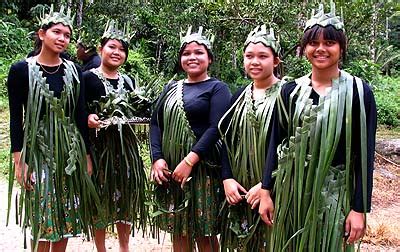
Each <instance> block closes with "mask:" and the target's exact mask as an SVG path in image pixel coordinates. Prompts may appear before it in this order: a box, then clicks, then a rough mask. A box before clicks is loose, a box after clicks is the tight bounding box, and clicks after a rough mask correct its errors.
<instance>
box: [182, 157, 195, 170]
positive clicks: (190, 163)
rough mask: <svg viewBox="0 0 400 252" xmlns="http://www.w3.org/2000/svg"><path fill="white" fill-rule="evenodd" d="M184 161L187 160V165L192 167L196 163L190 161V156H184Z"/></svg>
mask: <svg viewBox="0 0 400 252" xmlns="http://www.w3.org/2000/svg"><path fill="white" fill-rule="evenodd" d="M183 161H185V164H186V165H187V166H189V167H190V168H193V166H194V164H193V162H192V161H190V159H189V158H188V157H184V158H183Z"/></svg>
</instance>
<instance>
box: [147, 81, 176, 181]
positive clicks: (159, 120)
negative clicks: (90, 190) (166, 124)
mask: <svg viewBox="0 0 400 252" xmlns="http://www.w3.org/2000/svg"><path fill="white" fill-rule="evenodd" d="M168 89H169V86H168V85H166V87H165V88H164V90H163V92H162V93H161V95H160V96H159V98H158V101H157V103H156V106H155V108H154V110H153V114H152V116H151V121H150V153H151V159H152V165H151V172H150V180H151V181H155V182H156V183H158V184H160V185H161V184H162V183H163V182H168V178H169V177H170V174H171V171H170V170H169V169H168V164H167V162H166V161H165V159H164V155H163V152H162V144H161V143H162V127H163V104H164V103H163V100H164V97H165V95H166V94H167V92H168Z"/></svg>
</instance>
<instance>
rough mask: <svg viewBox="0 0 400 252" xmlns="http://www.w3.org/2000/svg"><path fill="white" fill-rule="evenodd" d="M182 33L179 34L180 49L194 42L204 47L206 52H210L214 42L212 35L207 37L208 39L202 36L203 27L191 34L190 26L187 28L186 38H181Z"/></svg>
mask: <svg viewBox="0 0 400 252" xmlns="http://www.w3.org/2000/svg"><path fill="white" fill-rule="evenodd" d="M182 33H183V32H182V31H181V33H180V39H181V47H180V49H182V48H183V47H184V46H185V45H186V44H189V43H191V42H196V43H197V44H199V45H204V46H205V47H206V48H207V49H208V50H211V48H212V43H213V42H214V35H209V36H208V37H206V36H204V35H202V33H203V26H199V31H198V32H195V33H192V26H189V28H188V29H187V32H186V36H182Z"/></svg>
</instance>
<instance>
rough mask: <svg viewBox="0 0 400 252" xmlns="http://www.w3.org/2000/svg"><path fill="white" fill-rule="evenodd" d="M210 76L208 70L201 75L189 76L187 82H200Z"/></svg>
mask: <svg viewBox="0 0 400 252" xmlns="http://www.w3.org/2000/svg"><path fill="white" fill-rule="evenodd" d="M209 78H210V77H209V76H208V74H207V72H205V73H203V74H201V75H199V76H190V75H188V76H187V82H188V83H192V82H200V81H205V80H207V79H209Z"/></svg>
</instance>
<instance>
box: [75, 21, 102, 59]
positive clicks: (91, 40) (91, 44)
mask: <svg viewBox="0 0 400 252" xmlns="http://www.w3.org/2000/svg"><path fill="white" fill-rule="evenodd" d="M98 38H99V36H98V34H97V36H96V35H95V33H94V32H93V31H90V32H87V31H86V29H85V28H84V27H82V30H81V31H80V34H79V38H78V41H77V42H78V43H79V44H81V45H83V46H84V47H85V49H86V50H87V51H90V50H92V49H93V48H96V45H97V41H98ZM86 53H87V52H86Z"/></svg>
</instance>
